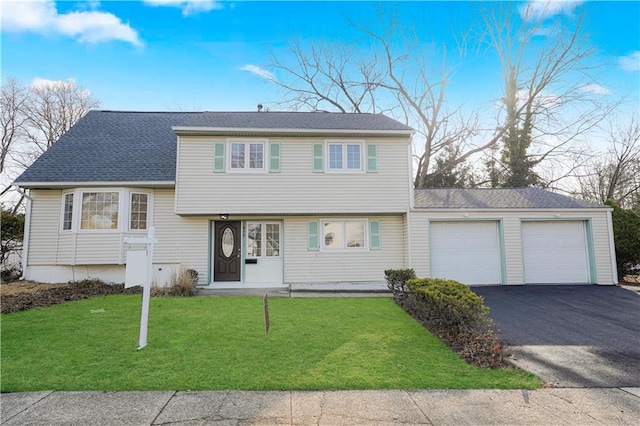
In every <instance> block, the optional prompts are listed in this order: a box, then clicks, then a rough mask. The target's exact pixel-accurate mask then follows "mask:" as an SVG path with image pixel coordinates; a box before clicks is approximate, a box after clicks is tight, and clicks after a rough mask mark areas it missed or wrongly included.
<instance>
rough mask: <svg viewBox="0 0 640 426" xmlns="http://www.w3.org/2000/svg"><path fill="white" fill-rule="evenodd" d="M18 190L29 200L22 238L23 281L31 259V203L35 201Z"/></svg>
mask: <svg viewBox="0 0 640 426" xmlns="http://www.w3.org/2000/svg"><path fill="white" fill-rule="evenodd" d="M16 190H17V191H18V192H19V193H20V194H21V195H23V196H24V198H26V199H27V205H26V207H25V210H26V211H25V213H24V234H23V236H22V276H21V277H20V279H21V280H24V279H25V274H26V273H27V259H28V258H29V237H30V234H31V232H30V231H31V201H33V199H32V198H31V197H30V196H29V194H27V193H26V192H25V191H23V190H21V189H20V188H19V187H16Z"/></svg>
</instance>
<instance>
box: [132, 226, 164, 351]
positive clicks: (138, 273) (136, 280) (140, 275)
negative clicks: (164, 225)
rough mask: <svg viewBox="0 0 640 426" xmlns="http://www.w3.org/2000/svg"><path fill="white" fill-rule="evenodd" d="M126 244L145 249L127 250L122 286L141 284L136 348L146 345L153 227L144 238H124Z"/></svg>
mask: <svg viewBox="0 0 640 426" xmlns="http://www.w3.org/2000/svg"><path fill="white" fill-rule="evenodd" d="M124 242H125V243H126V244H144V245H146V250H145V251H142V250H137V251H128V252H127V268H126V273H125V282H124V287H125V288H129V287H135V286H137V285H141V286H142V313H141V315H140V339H139V340H138V349H142V348H144V347H145V346H147V327H148V324H149V301H150V299H151V280H152V278H153V270H152V269H153V267H152V265H153V245H154V244H155V243H157V242H158V240H156V238H155V229H154V228H153V227H151V228H149V234H148V236H147V237H146V238H140V237H128V238H125V239H124Z"/></svg>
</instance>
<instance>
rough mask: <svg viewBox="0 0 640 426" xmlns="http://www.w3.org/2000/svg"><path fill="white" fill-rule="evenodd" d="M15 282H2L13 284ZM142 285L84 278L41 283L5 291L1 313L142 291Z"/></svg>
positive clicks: (0, 303) (0, 306) (0, 302)
mask: <svg viewBox="0 0 640 426" xmlns="http://www.w3.org/2000/svg"><path fill="white" fill-rule="evenodd" d="M12 285H13V284H2V286H12ZM141 291H142V290H141V288H140V287H133V288H128V289H125V288H124V285H123V284H105V283H103V282H102V281H99V280H84V281H79V282H74V283H69V284H66V285H55V286H52V285H48V284H41V285H38V286H37V287H36V288H35V289H34V288H30V289H29V290H28V291H23V292H9V291H7V292H3V294H2V300H1V301H0V313H3V314H4V313H8V312H17V311H24V310H27V309H31V308H37V307H43V306H50V305H56V304H58V303H65V302H70V301H72V300H82V299H88V298H90V297H95V296H104V295H108V294H135V293H140V292H141Z"/></svg>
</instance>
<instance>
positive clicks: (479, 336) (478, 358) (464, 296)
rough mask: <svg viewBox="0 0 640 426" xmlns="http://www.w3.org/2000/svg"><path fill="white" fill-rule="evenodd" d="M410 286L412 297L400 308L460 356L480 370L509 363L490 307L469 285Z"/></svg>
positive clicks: (418, 282) (427, 282)
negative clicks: (496, 331)
mask: <svg viewBox="0 0 640 426" xmlns="http://www.w3.org/2000/svg"><path fill="white" fill-rule="evenodd" d="M406 287H407V289H408V294H407V297H406V298H405V300H403V301H401V303H400V305H401V306H402V307H403V308H404V309H405V310H406V311H407V312H408V313H409V314H411V315H412V316H413V317H414V318H416V319H417V320H418V321H420V322H421V323H422V324H423V325H424V326H425V327H427V328H428V329H429V330H430V331H431V332H432V333H433V334H435V335H436V336H438V337H439V338H440V339H441V340H442V341H443V342H444V343H445V344H446V345H447V346H449V347H450V348H451V349H452V350H454V351H455V352H456V353H458V355H460V356H461V357H462V358H464V359H465V360H467V361H468V362H469V363H471V364H473V365H476V366H479V367H502V366H505V365H506V364H507V363H506V360H505V356H506V354H505V350H504V347H503V346H502V345H501V344H500V343H499V342H498V338H497V336H496V334H495V331H494V327H493V321H492V320H491V318H489V308H488V307H487V306H485V305H484V299H483V298H482V297H481V296H478V295H477V294H475V293H474V292H473V291H471V289H470V288H469V287H468V286H466V285H464V284H461V283H459V282H457V281H453V280H445V279H438V278H420V279H412V280H409V281H407V284H406Z"/></svg>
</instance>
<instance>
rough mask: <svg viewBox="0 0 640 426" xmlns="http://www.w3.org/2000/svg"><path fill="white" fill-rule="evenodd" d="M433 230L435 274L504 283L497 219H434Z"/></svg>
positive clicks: (461, 280)
mask: <svg viewBox="0 0 640 426" xmlns="http://www.w3.org/2000/svg"><path fill="white" fill-rule="evenodd" d="M430 231H431V238H430V242H431V276H432V277H434V278H449V279H453V280H456V281H460V282H461V283H464V284H500V283H501V279H500V270H501V268H500V248H499V247H500V245H499V243H498V224H497V222H495V221H484V222H431V227H430Z"/></svg>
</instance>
